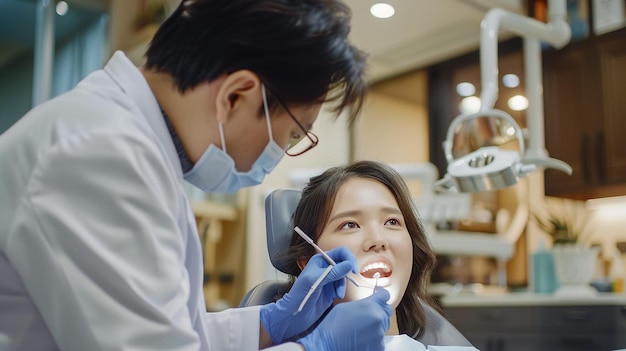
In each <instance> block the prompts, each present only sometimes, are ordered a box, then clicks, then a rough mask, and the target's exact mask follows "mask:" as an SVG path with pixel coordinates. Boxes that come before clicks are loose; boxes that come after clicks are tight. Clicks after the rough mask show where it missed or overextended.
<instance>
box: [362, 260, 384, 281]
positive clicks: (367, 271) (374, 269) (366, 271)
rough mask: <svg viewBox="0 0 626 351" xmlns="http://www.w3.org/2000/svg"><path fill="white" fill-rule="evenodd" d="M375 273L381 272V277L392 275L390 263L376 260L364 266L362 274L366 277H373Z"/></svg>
mask: <svg viewBox="0 0 626 351" xmlns="http://www.w3.org/2000/svg"><path fill="white" fill-rule="evenodd" d="M375 273H379V274H380V278H387V277H390V276H391V274H392V271H391V267H389V265H388V264H386V263H384V262H374V263H370V264H368V265H367V266H365V267H363V269H362V270H361V273H360V274H361V275H362V276H363V277H365V278H369V279H373V278H374V274H375Z"/></svg>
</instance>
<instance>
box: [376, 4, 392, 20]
mask: <svg viewBox="0 0 626 351" xmlns="http://www.w3.org/2000/svg"><path fill="white" fill-rule="evenodd" d="M370 13H371V14H372V16H374V17H377V18H389V17H391V16H393V15H394V13H396V10H395V9H394V8H393V6H391V5H389V4H387V3H384V2H381V3H377V4H374V5H372V7H370Z"/></svg>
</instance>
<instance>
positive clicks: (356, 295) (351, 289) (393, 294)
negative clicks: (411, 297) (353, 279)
mask: <svg viewBox="0 0 626 351" xmlns="http://www.w3.org/2000/svg"><path fill="white" fill-rule="evenodd" d="M379 288H380V287H379ZM384 289H386V290H387V291H389V295H390V298H389V301H387V303H389V304H390V305H391V306H392V307H393V308H396V307H398V305H399V304H400V301H401V300H402V294H400V293H399V291H398V288H397V287H396V286H394V285H393V284H391V285H389V286H386V287H384ZM372 292H373V290H372V288H367V287H360V288H357V287H356V286H354V285H352V284H348V287H347V289H346V296H345V297H344V298H343V299H340V300H337V301H335V303H341V302H347V301H356V300H361V299H363V298H366V297H368V296H371V295H372Z"/></svg>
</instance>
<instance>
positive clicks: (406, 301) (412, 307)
mask: <svg viewBox="0 0 626 351" xmlns="http://www.w3.org/2000/svg"><path fill="white" fill-rule="evenodd" d="M354 177H359V178H368V179H373V180H376V181H378V182H380V183H381V184H383V185H384V186H385V187H387V189H389V191H391V193H392V194H393V196H394V198H395V199H396V202H397V203H398V207H399V208H400V211H401V212H402V215H403V216H404V219H405V223H406V226H407V229H408V232H409V235H410V237H411V242H412V245H413V262H412V267H411V276H410V278H409V282H408V285H407V288H406V291H405V292H404V296H403V297H402V300H401V301H400V304H399V305H398V307H397V308H396V315H397V318H398V328H399V332H400V333H401V334H407V335H410V336H412V337H413V338H418V337H420V336H421V335H422V334H423V330H424V327H425V324H426V317H425V312H424V308H423V306H422V302H424V303H428V304H429V305H432V306H433V307H435V308H436V306H435V304H433V303H432V299H431V298H430V297H429V296H428V294H427V287H428V283H429V282H430V275H431V272H432V270H433V268H434V265H435V260H436V258H435V254H434V253H433V251H432V249H431V247H430V245H429V243H428V240H427V238H426V233H425V231H424V227H423V226H422V223H421V221H420V220H419V218H418V215H417V212H416V210H415V208H414V206H413V202H412V201H411V197H410V193H409V190H408V188H407V186H406V183H405V182H404V180H403V179H402V177H401V176H400V175H399V174H398V172H396V171H395V170H394V169H393V168H391V167H390V166H388V165H386V164H384V163H381V162H377V161H359V162H356V163H353V164H351V165H347V166H342V167H334V168H330V169H328V170H326V171H325V172H324V173H322V174H321V175H319V176H316V177H313V178H311V180H310V181H309V183H308V185H307V186H306V187H305V188H304V190H303V192H302V198H301V199H300V202H299V203H298V207H297V208H296V211H295V212H294V215H293V224H294V226H296V225H297V226H298V227H300V228H301V229H302V230H304V231H305V232H306V233H309V234H310V235H311V236H312V239H313V240H314V241H317V239H318V238H319V235H320V234H321V233H322V230H323V228H324V227H325V226H326V224H327V222H328V218H329V216H330V212H331V210H332V208H333V205H334V202H335V197H336V195H337V192H338V191H339V189H340V188H341V186H342V185H343V184H344V183H345V182H346V181H347V180H348V179H350V178H354ZM314 254H315V251H314V249H313V248H312V247H311V245H309V244H307V243H306V242H305V241H304V240H302V238H300V236H299V235H297V234H296V233H295V232H294V233H293V235H292V238H291V243H290V245H289V249H288V251H287V252H286V253H285V255H281V256H282V258H283V259H284V260H285V261H286V262H288V271H287V273H288V274H289V275H290V276H291V280H292V282H293V281H295V277H297V276H298V275H299V274H300V268H299V267H298V264H297V261H298V260H301V259H308V258H310V257H311V256H313V255H314ZM421 301H422V302H421Z"/></svg>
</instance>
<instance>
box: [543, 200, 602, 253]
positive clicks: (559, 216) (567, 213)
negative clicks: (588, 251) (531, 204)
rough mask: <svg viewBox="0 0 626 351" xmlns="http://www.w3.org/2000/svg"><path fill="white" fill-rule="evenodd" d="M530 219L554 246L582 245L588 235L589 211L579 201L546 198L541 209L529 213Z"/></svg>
mask: <svg viewBox="0 0 626 351" xmlns="http://www.w3.org/2000/svg"><path fill="white" fill-rule="evenodd" d="M531 217H532V218H533V219H534V220H535V223H536V224H537V226H538V227H539V228H540V229H541V230H542V231H543V232H545V233H546V234H548V235H549V236H550V237H551V238H552V242H553V243H554V244H574V243H580V244H583V243H585V241H586V236H587V235H588V234H589V233H588V225H589V217H590V215H589V210H588V209H587V208H586V207H585V204H584V203H583V202H581V201H574V200H568V199H557V198H547V199H546V202H545V206H544V207H543V208H541V209H535V210H533V211H531Z"/></svg>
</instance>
